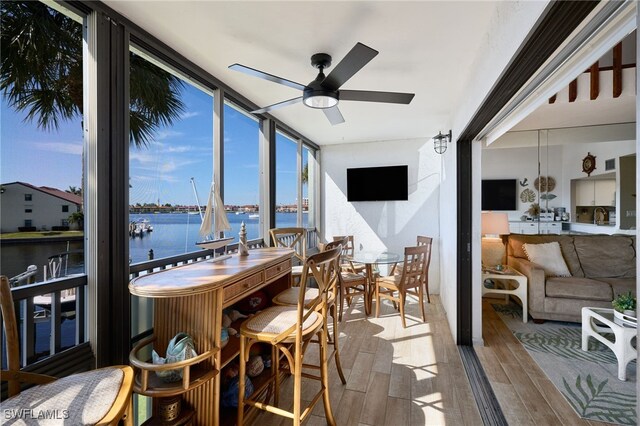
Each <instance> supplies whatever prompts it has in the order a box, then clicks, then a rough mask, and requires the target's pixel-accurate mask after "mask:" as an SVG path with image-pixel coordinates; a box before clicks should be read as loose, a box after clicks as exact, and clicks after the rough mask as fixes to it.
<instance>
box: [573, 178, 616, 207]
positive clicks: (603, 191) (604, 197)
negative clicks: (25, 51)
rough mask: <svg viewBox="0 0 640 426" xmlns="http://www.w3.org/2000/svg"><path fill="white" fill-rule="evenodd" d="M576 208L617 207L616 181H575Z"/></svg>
mask: <svg viewBox="0 0 640 426" xmlns="http://www.w3.org/2000/svg"><path fill="white" fill-rule="evenodd" d="M575 197H576V206H615V204H616V181H615V180H614V179H601V180H577V181H575Z"/></svg>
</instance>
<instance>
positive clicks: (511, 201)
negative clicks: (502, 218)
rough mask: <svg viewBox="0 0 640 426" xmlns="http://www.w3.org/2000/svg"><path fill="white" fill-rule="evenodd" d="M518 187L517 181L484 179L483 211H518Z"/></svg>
mask: <svg viewBox="0 0 640 426" xmlns="http://www.w3.org/2000/svg"><path fill="white" fill-rule="evenodd" d="M517 185H518V181H517V180H516V179H484V180H483V181H482V210H516V209H517V208H518V207H517V198H516V197H517V192H518V187H517Z"/></svg>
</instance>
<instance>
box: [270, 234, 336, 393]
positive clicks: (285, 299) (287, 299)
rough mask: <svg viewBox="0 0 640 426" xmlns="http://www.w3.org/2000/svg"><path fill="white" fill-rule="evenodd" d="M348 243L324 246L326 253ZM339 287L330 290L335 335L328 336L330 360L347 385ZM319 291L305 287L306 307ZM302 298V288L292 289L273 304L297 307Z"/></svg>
mask: <svg viewBox="0 0 640 426" xmlns="http://www.w3.org/2000/svg"><path fill="white" fill-rule="evenodd" d="M345 242H346V238H343V239H342V240H336V241H333V242H331V243H328V244H327V245H325V246H324V251H328V250H333V249H334V248H337V247H343V246H342V244H343V243H345ZM338 287H339V282H338V280H336V282H335V283H333V285H332V286H331V288H330V289H329V293H328V297H327V303H328V305H329V313H330V314H331V318H332V319H333V333H331V334H329V333H327V335H328V336H329V343H330V344H331V345H332V346H333V351H332V352H331V354H329V356H328V358H332V357H333V359H334V360H335V363H336V368H337V370H338V375H339V376H340V381H342V384H343V385H346V384H347V379H346V378H345V377H344V373H343V372H342V364H341V363H340V347H339V341H338V338H339V336H340V331H339V328H338V312H337V311H338V309H337V305H336V300H337V299H338ZM318 292H319V290H318V289H317V288H309V287H308V286H305V293H306V294H305V296H304V303H305V306H307V305H308V304H310V303H311V302H312V301H313V300H314V299H315V298H316V297H318ZM299 298H300V287H290V288H288V289H286V290H284V291H283V292H281V293H279V294H277V295H276V297H274V298H273V300H272V301H273V303H274V304H276V305H281V306H296V305H297V304H298V300H299ZM304 367H306V368H318V366H315V365H309V364H305V365H304Z"/></svg>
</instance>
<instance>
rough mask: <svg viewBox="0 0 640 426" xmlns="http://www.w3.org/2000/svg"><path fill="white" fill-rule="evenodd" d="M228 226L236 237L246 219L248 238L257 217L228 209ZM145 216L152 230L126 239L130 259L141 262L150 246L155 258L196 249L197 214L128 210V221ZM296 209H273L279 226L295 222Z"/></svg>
mask: <svg viewBox="0 0 640 426" xmlns="http://www.w3.org/2000/svg"><path fill="white" fill-rule="evenodd" d="M302 217H303V226H307V217H308V215H307V214H303V215H302ZM227 218H228V219H229V224H230V225H231V230H230V231H226V232H225V235H226V236H232V237H234V240H233V241H234V242H235V241H238V233H239V232H240V225H241V223H242V222H244V223H245V226H246V229H247V239H249V240H252V239H256V238H259V237H260V234H259V218H250V217H249V214H246V213H245V214H240V215H236V214H235V213H227ZM143 219H147V220H148V221H149V224H150V225H151V226H153V232H148V233H146V234H144V236H143V237H132V238H131V239H130V241H129V257H130V258H131V263H137V262H143V261H145V260H148V259H149V250H153V256H154V258H155V259H158V258H161V257H168V256H175V255H178V254H182V253H188V252H192V251H195V250H199V247H198V246H196V245H195V243H196V241H198V240H199V236H198V230H199V229H200V224H201V223H202V222H201V220H200V216H199V215H190V214H187V213H176V214H166V213H163V214H146V213H145V214H130V215H129V221H131V222H136V221H139V220H143ZM296 220H297V214H296V213H276V224H277V226H278V227H288V226H296Z"/></svg>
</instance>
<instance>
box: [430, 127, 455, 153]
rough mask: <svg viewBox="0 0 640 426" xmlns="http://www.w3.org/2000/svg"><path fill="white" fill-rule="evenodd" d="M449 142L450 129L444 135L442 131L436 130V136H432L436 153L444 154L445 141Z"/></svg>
mask: <svg viewBox="0 0 640 426" xmlns="http://www.w3.org/2000/svg"><path fill="white" fill-rule="evenodd" d="M448 142H451V130H449V133H448V134H446V135H443V134H442V132H438V134H437V135H436V136H434V137H433V149H434V150H435V151H436V152H437V153H438V154H444V152H445V151H446V150H447V143H448Z"/></svg>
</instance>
